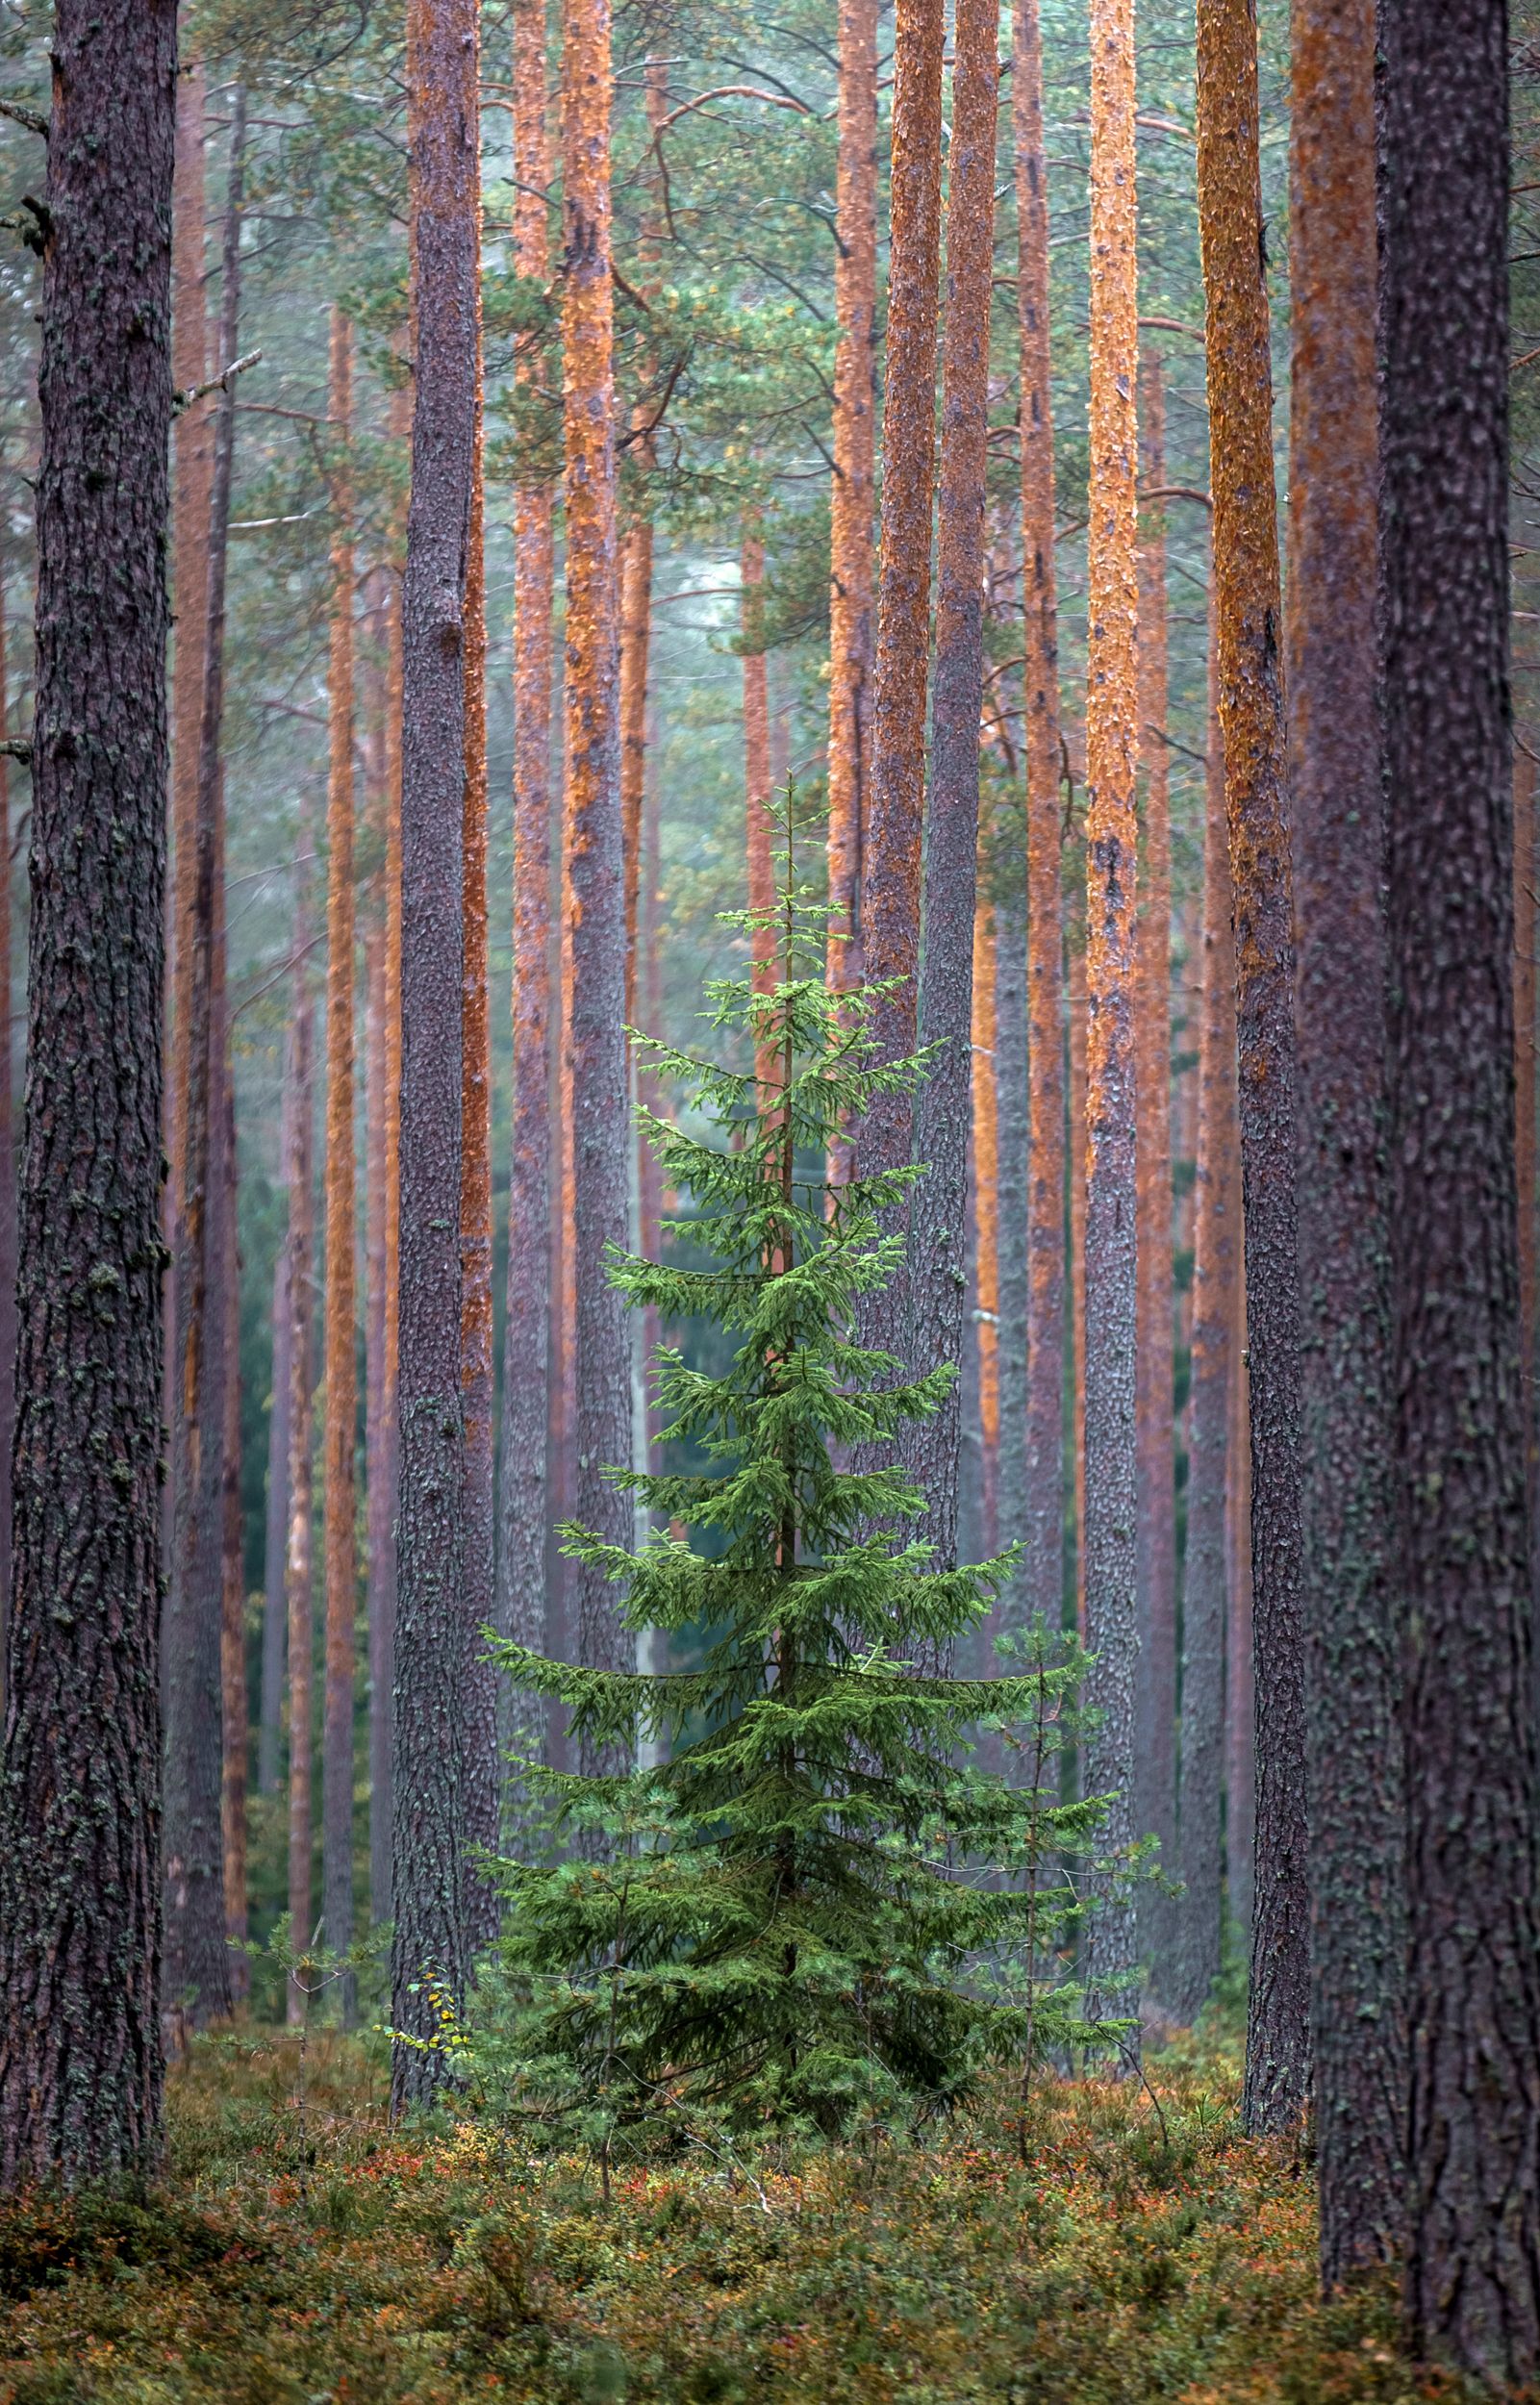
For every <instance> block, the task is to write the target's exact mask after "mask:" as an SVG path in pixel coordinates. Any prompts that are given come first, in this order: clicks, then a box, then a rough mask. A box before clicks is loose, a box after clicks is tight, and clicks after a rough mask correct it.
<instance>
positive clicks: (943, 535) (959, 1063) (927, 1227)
mask: <svg viewBox="0 0 1540 2405" xmlns="http://www.w3.org/2000/svg"><path fill="white" fill-rule="evenodd" d="M954 47H955V57H956V63H955V65H954V66H953V69H952V120H951V142H950V146H949V148H948V150H947V327H946V336H945V341H944V344H943V358H942V441H941V508H940V519H939V539H938V545H937V556H936V584H937V593H936V671H935V687H934V693H933V696H932V701H931V737H930V793H929V797H928V799H927V802H926V810H925V845H924V855H925V857H924V952H923V956H922V961H921V973H920V1040H921V1044H922V1045H932V1044H934V1045H936V1046H937V1047H938V1048H939V1049H938V1051H937V1053H936V1057H935V1064H934V1067H933V1068H932V1070H931V1074H930V1076H928V1077H927V1078H926V1079H925V1080H924V1083H923V1084H922V1085H921V1088H920V1091H919V1093H918V1095H917V1096H916V1097H915V1102H914V1121H915V1129H914V1157H915V1159H916V1160H917V1161H923V1162H926V1163H928V1165H929V1166H928V1171H927V1174H926V1176H925V1177H922V1178H921V1180H920V1183H919V1184H918V1185H917V1186H916V1187H915V1189H914V1191H913V1193H912V1194H911V1196H910V1199H909V1313H910V1338H909V1345H908V1357H909V1362H910V1365H911V1368H912V1370H913V1371H914V1373H915V1374H916V1375H917V1376H922V1375H923V1374H924V1373H925V1372H927V1371H929V1370H932V1369H935V1368H938V1367H939V1366H940V1365H941V1364H942V1363H943V1362H945V1361H952V1362H957V1363H958V1364H959V1365H960V1363H961V1357H962V1347H963V1311H964V1307H965V1305H966V1303H967V1299H968V1261H967V1239H966V1221H967V1209H968V1134H969V1126H970V1120H971V1106H970V1095H971V1088H972V1065H973V1055H972V1008H973V993H972V986H973V904H974V895H975V887H976V882H977V857H978V724H979V714H980V710H981V707H982V700H983V691H984V647H983V646H984V488H985V479H986V475H987V471H988V442H989V319H990V293H991V284H992V275H993V269H994V262H995V144H996V131H997V92H998V89H999V0H959V6H958V10H957V18H956V32H955V43H954ZM991 1000H992V1001H993V996H992V997H991ZM960 1383H961V1381H960V1379H954V1380H953V1381H952V1384H951V1387H950V1390H949V1392H948V1393H947V1399H946V1401H945V1402H944V1403H943V1405H942V1406H941V1408H940V1410H939V1411H937V1412H935V1413H934V1414H933V1415H932V1416H931V1417H930V1418H929V1419H924V1420H914V1421H911V1422H910V1423H909V1425H908V1427H907V1428H906V1430H905V1431H904V1442H903V1448H902V1450H903V1457H904V1461H905V1465H906V1467H907V1468H908V1469H909V1471H910V1473H911V1475H912V1476H913V1478H914V1481H915V1483H916V1485H917V1486H918V1487H919V1488H920V1491H921V1494H922V1495H923V1496H924V1497H925V1500H926V1502H927V1503H928V1505H929V1506H930V1508H929V1511H928V1513H927V1515H926V1517H925V1520H924V1522H923V1529H924V1536H925V1542H926V1543H927V1544H928V1545H930V1546H931V1547H933V1549H934V1554H933V1558H934V1559H935V1561H936V1563H937V1565H938V1567H941V1568H948V1569H949V1568H950V1567H951V1565H952V1563H953V1562H954V1561H955V1559H956V1557H957V1449H958V1438H959V1434H960V1430H961V1418H960V1407H961V1394H960Z"/></svg>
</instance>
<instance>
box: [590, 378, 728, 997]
mask: <svg viewBox="0 0 1540 2405" xmlns="http://www.w3.org/2000/svg"><path fill="white" fill-rule="evenodd" d="M638 409H639V411H640V409H641V404H640V403H639V404H638ZM651 648H652V520H651V519H649V518H638V519H636V520H635V521H634V523H632V524H631V525H629V526H627V528H626V530H625V534H624V536H623V538H622V540H621V544H620V841H621V847H622V848H623V850H624V853H625V1017H626V1025H627V1026H631V1025H634V1024H635V1021H636V986H637V897H638V895H639V893H640V891H641V879H642V806H643V797H644V793H645V791H646V780H647V659H648V654H649V652H650V650H651ZM745 673H746V668H745Z"/></svg>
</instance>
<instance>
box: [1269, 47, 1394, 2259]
mask: <svg viewBox="0 0 1540 2405" xmlns="http://www.w3.org/2000/svg"><path fill="white" fill-rule="evenodd" d="M1292 32H1293V44H1294V89H1293V103H1294V105H1293V117H1292V123H1293V157H1292V172H1291V185H1292V190H1291V194H1290V210H1289V270H1290V274H1289V283H1290V293H1291V307H1290V326H1291V330H1292V334H1293V342H1294V363H1293V393H1292V406H1291V409H1290V416H1289V444H1290V467H1289V563H1290V574H1289V607H1288V615H1287V620H1286V623H1285V635H1286V638H1287V646H1288V660H1287V686H1288V694H1289V721H1290V725H1289V793H1290V809H1291V815H1292V820H1293V829H1294V889H1295V923H1296V926H1297V929H1298V934H1297V944H1298V956H1297V959H1296V963H1295V1016H1296V1022H1297V1026H1298V1040H1299V1102H1298V1118H1297V1162H1298V1193H1299V1214H1300V1334H1301V1339H1302V1342H1301V1350H1300V1406H1301V1408H1300V1430H1301V1437H1302V1462H1301V1467H1302V1474H1303V1475H1302V1484H1301V1495H1300V1503H1301V1517H1302V1526H1303V1535H1304V1557H1303V1558H1304V1625H1305V1641H1306V1657H1305V1658H1306V1667H1307V1675H1308V1688H1307V1698H1308V1723H1307V1727H1308V1734H1309V1746H1310V1755H1309V1766H1310V1889H1311V1894H1310V1925H1311V1940H1310V1951H1311V2039H1312V2047H1313V2056H1314V2062H1313V2072H1314V2095H1313V2105H1314V2114H1315V2131H1316V2148H1317V2156H1316V2176H1317V2185H1318V2188H1319V2191H1320V2199H1321V2271H1322V2278H1323V2282H1324V2285H1325V2287H1326V2289H1328V2290H1330V2289H1332V2288H1335V2287H1336V2286H1337V2285H1338V2284H1339V2283H1340V2282H1341V2281H1342V2280H1343V2279H1344V2278H1345V2277H1346V2276H1347V2275H1348V2274H1349V2273H1351V2272H1352V2271H1355V2270H1358V2269H1360V2268H1361V2267H1362V2266H1365V2265H1368V2264H1372V2263H1376V2262H1379V2261H1382V2260H1385V2261H1388V2260H1392V2259H1394V2258H1395V2257H1396V2256H1397V2255H1398V2254H1399V2253H1400V2250H1401V2236H1402V2229H1403V2223H1404V2215H1405V2166H1404V2136H1403V2120H1404V2114H1405V2094H1406V2027H1405V1943H1406V1919H1405V1893H1404V1883H1405V1870H1404V1845H1405V1837H1404V1802H1403V1794H1402V1780H1401V1727H1400V1685H1401V1680H1400V1660H1399V1655H1400V1647H1401V1630H1400V1625H1399V1624H1400V1617H1401V1614H1400V1607H1399V1603H1398V1601H1397V1598H1396V1576H1395V1558H1394V1510H1395V1505H1394V1464H1393V1459H1392V1448H1393V1400H1394V1398H1393V1389H1392V1382H1391V1366H1390V1325H1389V1307H1388V1306H1389V1297H1388V1293H1387V1288H1386V1254H1387V1245H1388V1241H1389V1229H1388V1226H1387V1221H1386V1191H1385V1174H1386V1162H1385V1152H1384V1144H1385V1124H1384V1113H1385V1010H1384V993H1385V975H1384V973H1385V930H1384V903H1383V877H1384V835H1385V822H1384V805H1383V800H1382V797H1381V792H1380V756H1379V754H1380V747H1379V727H1378V694H1377V682H1378V652H1377V634H1376V586H1377V570H1376V517H1377V510H1376V488H1377V483H1378V474H1379V441H1378V434H1379V423H1378V395H1377V386H1376V361H1375V312H1376V281H1377V273H1378V262H1377V245H1376V229H1375V139H1374V137H1375V6H1374V0H1296V6H1295V9H1294V12H1293V17H1292Z"/></svg>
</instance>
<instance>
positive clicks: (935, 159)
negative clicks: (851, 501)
mask: <svg viewBox="0 0 1540 2405" xmlns="http://www.w3.org/2000/svg"><path fill="white" fill-rule="evenodd" d="M944 15H945V12H944V10H943V7H942V5H941V0H897V6H896V12H895V20H894V92H893V164H892V175H891V180H892V202H891V222H890V231H889V245H888V356H887V379H886V387H885V390H884V393H883V409H882V537H881V541H882V581H881V591H880V594H879V597H878V605H877V665H876V680H875V687H874V697H873V703H872V720H871V795H870V801H869V806H868V810H867V818H866V828H865V836H864V841H863V848H862V855H863V856H862V897H861V943H862V954H863V968H864V972H865V975H866V977H867V979H868V981H869V983H871V984H872V985H882V984H885V983H888V984H889V985H890V990H889V991H887V992H886V993H884V994H882V995H880V996H875V997H874V998H873V1001H872V1006H871V1017H870V1020H869V1022H868V1025H869V1028H870V1032H871V1036H872V1038H873V1039H874V1041H875V1043H876V1047H877V1056H878V1058H879V1059H883V1060H901V1059H904V1058H905V1057H907V1055H908V1054H909V1053H911V1052H912V1051H914V1049H915V1034H916V1028H917V1025H918V997H917V992H916V974H917V971H918V969H919V964H920V854H921V823H922V812H923V803H924V791H925V689H926V671H927V668H928V665H929V658H930V519H931V505H932V501H933V498H934V494H935V461H936V326H937V317H938V277H939V273H940V266H941V147H942V114H941V97H942V55H943V51H944V48H945V41H944V30H945V29H944ZM913 1127H914V1112H913V1102H912V1100H911V1098H910V1097H909V1096H908V1095H903V1094H894V1095H885V1096H880V1097H877V1098H876V1099H875V1100H874V1101H872V1103H871V1108H870V1109H869V1110H868V1111H867V1114H866V1117H865V1120H864V1122H863V1125H862V1127H861V1130H860V1164H861V1175H862V1176H863V1177H873V1176H878V1175H880V1174H881V1173H882V1172H884V1171H887V1170H894V1169H904V1168H907V1167H908V1165H909V1162H910V1160H911V1158H912V1156H913V1149H914V1148H913ZM894 1217H895V1220H896V1223H897V1224H899V1225H902V1224H904V1223H906V1222H907V1219H908V1212H907V1210H900V1211H898V1212H896V1213H895V1214H894ZM865 1316H866V1320H867V1326H866V1329H865V1333H866V1335H867V1337H868V1338H869V1340H870V1341H871V1342H874V1343H875V1344H877V1345H879V1346H881V1347H882V1348H883V1349H884V1350H886V1351H890V1352H895V1353H897V1354H900V1355H901V1354H904V1353H906V1352H907V1349H908V1337H909V1295H908V1278H907V1277H906V1275H905V1274H904V1273H903V1271H902V1270H901V1269H900V1271H899V1273H898V1274H897V1275H896V1277H895V1278H893V1279H892V1281H891V1282H890V1284H889V1285H888V1287H887V1289H886V1291H885V1292H884V1293H882V1294H880V1295H874V1296H872V1297H871V1298H870V1301H869V1304H868V1308H867V1312H866V1315H865Z"/></svg>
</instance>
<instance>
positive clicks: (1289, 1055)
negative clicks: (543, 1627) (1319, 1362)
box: [1198, 0, 1310, 2132]
mask: <svg viewBox="0 0 1540 2405" xmlns="http://www.w3.org/2000/svg"><path fill="white" fill-rule="evenodd" d="M1257 114H1258V98H1257V74H1256V19H1255V15H1254V13H1253V9H1252V0H1199V10H1198V209H1199V236H1200V240H1201V247H1202V259H1203V288H1204V294H1205V300H1206V310H1207V316H1206V325H1207V344H1206V349H1207V361H1208V408H1209V443H1210V453H1211V468H1210V480H1211V483H1212V486H1213V496H1214V585H1215V593H1216V596H1217V607H1218V622H1219V671H1220V696H1219V707H1220V722H1221V725H1222V726H1223V728H1224V770H1225V773H1224V783H1225V800H1226V807H1227V809H1228V813H1229V825H1230V872H1231V878H1232V882H1233V909H1234V920H1235V977H1236V995H1235V999H1236V1025H1237V1042H1238V1048H1239V1093H1240V1117H1241V1170H1242V1178H1243V1184H1244V1190H1245V1215H1246V1290H1247V1340H1248V1349H1249V1354H1250V1377H1249V1382H1250V1427H1251V1446H1250V1460H1251V1532H1252V1542H1251V1555H1252V1564H1253V1571H1252V1579H1253V1593H1252V1646H1253V1651H1254V1653H1255V1658H1256V1709H1257V1713H1258V1719H1257V1728H1256V1892H1255V1911H1254V1915H1253V1928H1252V1937H1251V1984H1250V2006H1249V2012H1248V2021H1247V2052H1246V2090H1245V2101H1244V2108H1243V2109H1244V2113H1245V2117H1246V2124H1247V2127H1248V2129H1249V2130H1250V2131H1252V2132H1259V2131H1264V2130H1276V2129H1283V2128H1287V2127H1289V2126H1290V2125H1292V2124H1293V2123H1294V2122H1296V2121H1297V2120H1298V2119H1299V2117H1300V2114H1301V2113H1302V2112H1303V2110H1304V2104H1305V2098H1306V2095H1307V2092H1308V2087H1309V2078H1310V1962H1309V1937H1310V1933H1309V1861H1308V1829H1307V1815H1306V1797H1305V1714H1304V1659H1303V1629H1302V1625H1301V1603H1300V1595H1301V1583H1302V1579H1303V1565H1302V1562H1301V1558H1300V1280H1299V1259H1298V1249H1297V1237H1296V1211H1295V1177H1294V1104H1295V1058H1294V1055H1295V1036H1294V957H1293V942H1294V931H1293V924H1292V917H1293V897H1292V882H1293V880H1292V876H1291V872H1290V863H1289V832H1288V813H1287V808H1286V804H1285V790H1286V767H1285V759H1284V748H1285V732H1284V718H1283V682H1282V675H1281V644H1282V625H1281V622H1280V614H1279V598H1278V536H1277V503H1276V499H1275V488H1274V469H1273V378H1272V365H1271V355H1270V349H1269V330H1268V291H1267V265H1266V262H1267V244H1266V239H1265V233H1264V228H1263V223H1262V188H1261V175H1260V168H1259V164H1258V149H1257V139H1258V125H1257Z"/></svg>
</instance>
